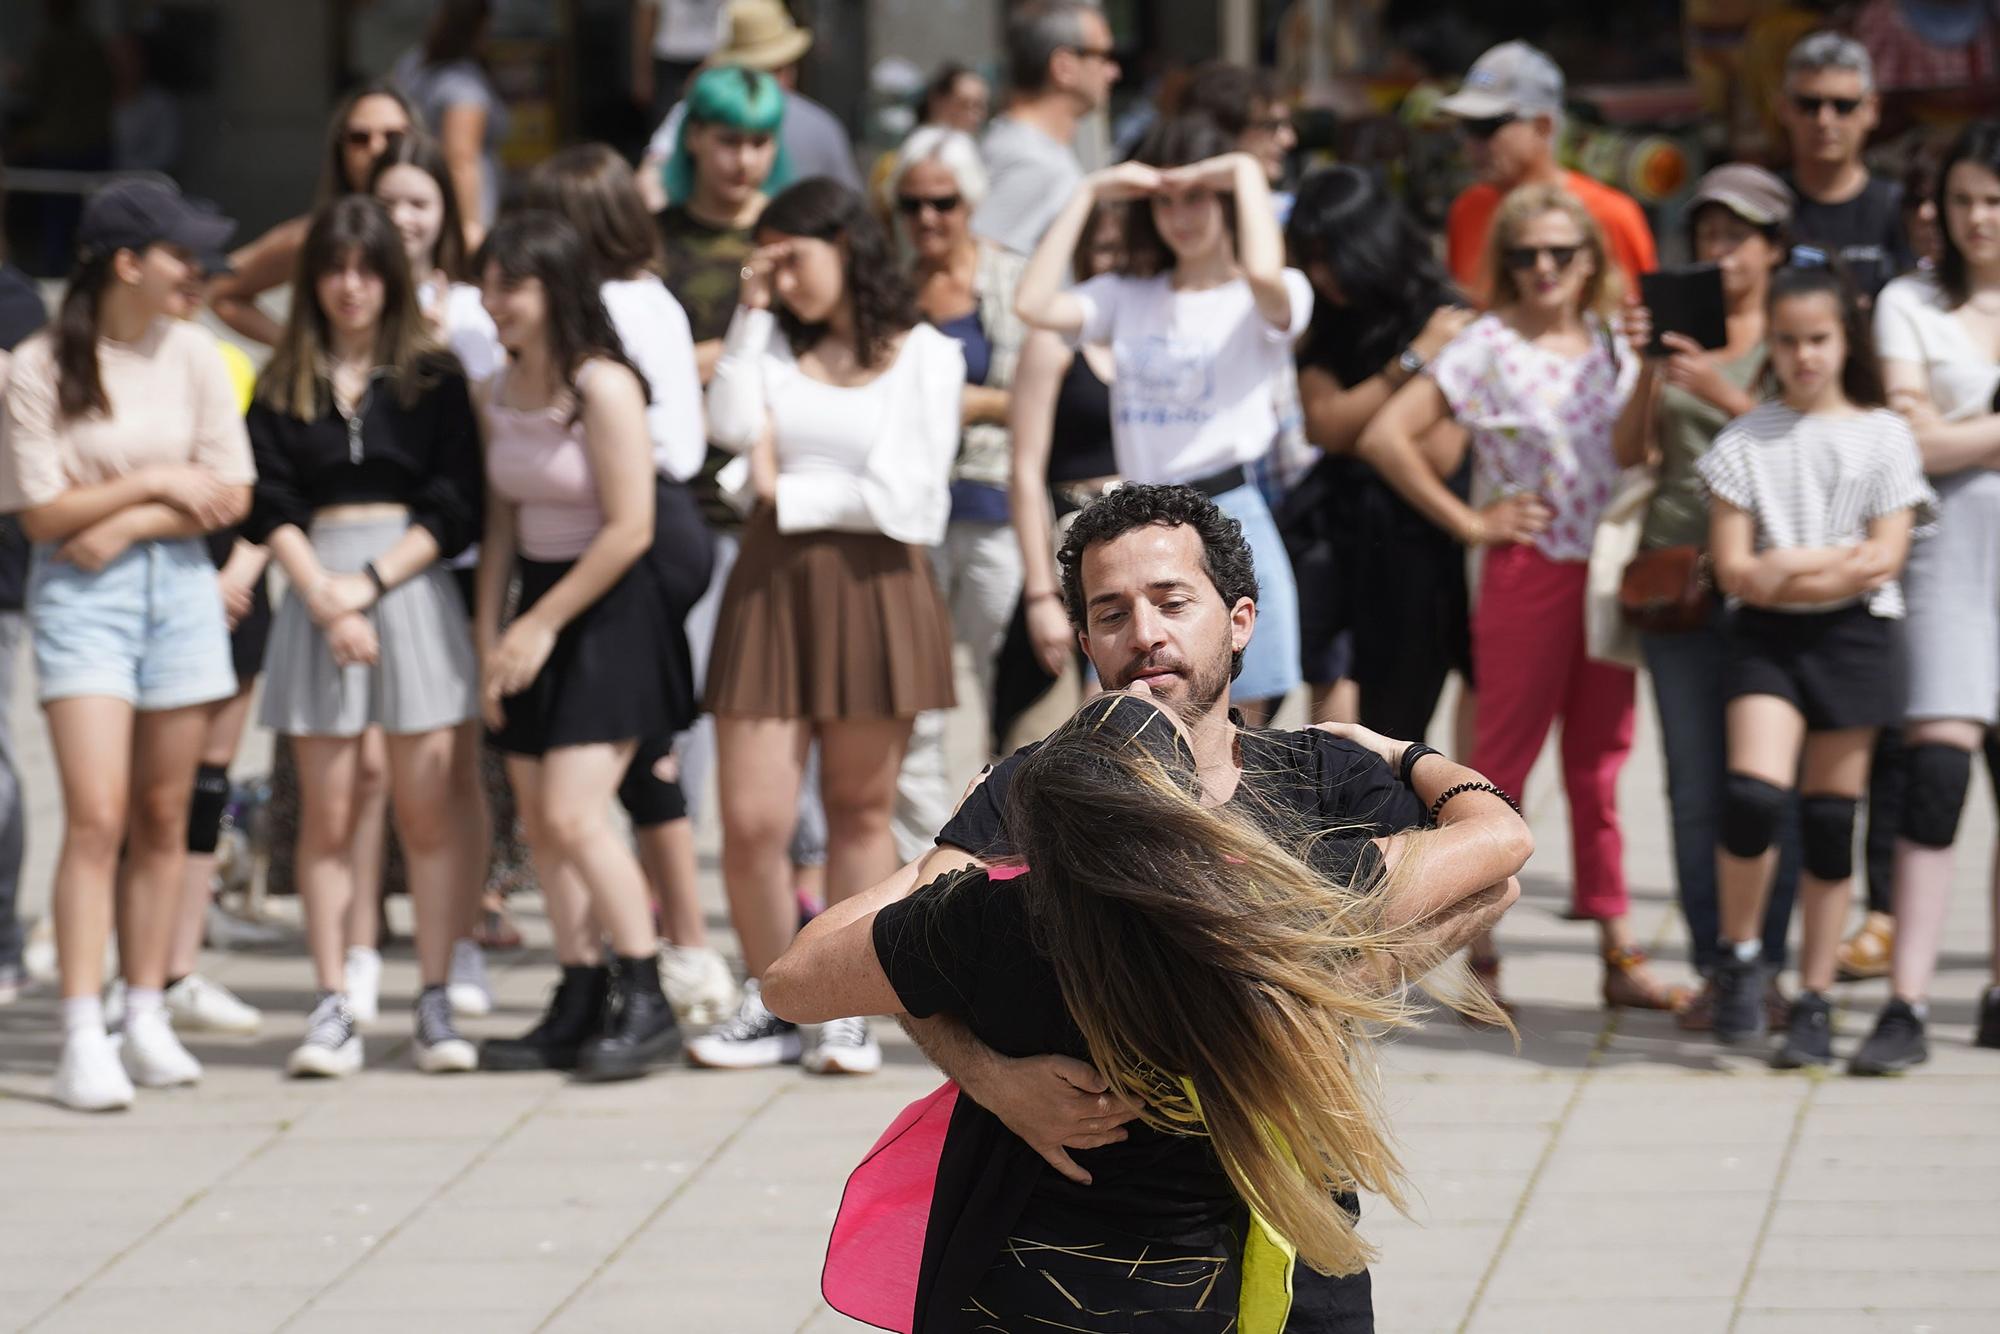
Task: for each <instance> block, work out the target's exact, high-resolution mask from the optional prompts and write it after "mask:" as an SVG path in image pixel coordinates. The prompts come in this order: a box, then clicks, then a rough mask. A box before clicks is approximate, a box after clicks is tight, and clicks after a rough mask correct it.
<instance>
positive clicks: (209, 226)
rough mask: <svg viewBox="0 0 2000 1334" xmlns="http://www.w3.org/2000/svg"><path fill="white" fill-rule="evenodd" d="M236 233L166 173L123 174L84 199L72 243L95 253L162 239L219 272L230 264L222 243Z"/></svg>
mask: <svg viewBox="0 0 2000 1334" xmlns="http://www.w3.org/2000/svg"><path fill="white" fill-rule="evenodd" d="M235 231H236V220H235V219H233V218H225V217H223V216H222V214H221V213H219V212H217V211H216V209H215V207H214V205H212V204H208V203H205V202H202V201H198V200H193V199H189V198H188V197H187V196H185V195H183V194H182V193H181V190H180V187H179V186H178V185H175V184H174V183H173V182H172V181H171V180H169V179H167V178H166V177H164V176H127V177H122V178H120V179H118V180H115V181H113V182H111V183H110V184H109V185H106V186H103V187H102V188H100V189H99V190H98V191H97V193H95V194H93V195H91V197H90V198H89V199H88V200H86V201H85V202H84V205H83V218H82V221H80V222H79V223H78V224H77V228H76V247H77V250H78V251H79V252H80V253H83V254H86V255H94V254H108V253H109V252H111V251H114V250H144V249H145V248H146V247H147V246H149V245H156V244H160V243H162V242H164V243H165V244H167V245H177V246H185V247H186V248H187V249H188V250H190V251H192V252H193V253H194V255H195V258H196V260H197V261H199V263H200V264H201V266H202V268H203V269H204V270H206V271H207V272H210V273H220V272H222V271H224V270H226V269H227V268H228V267H229V261H228V259H227V257H226V256H225V255H224V254H223V250H222V247H223V245H224V244H225V243H226V242H227V241H228V240H229V238H230V237H231V236H232V235H234V234H235Z"/></svg>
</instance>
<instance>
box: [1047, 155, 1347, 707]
mask: <svg viewBox="0 0 2000 1334" xmlns="http://www.w3.org/2000/svg"><path fill="white" fill-rule="evenodd" d="M1099 203H1125V204H1126V205H1127V213H1126V236H1125V246H1126V259H1125V266H1124V268H1123V269H1122V270H1121V271H1119V272H1118V273H1115V274H1106V275H1103V276H1102V277H1098V278H1093V279H1092V280H1091V281H1090V282H1087V283H1085V284H1083V285H1082V286H1081V287H1077V288H1074V289H1067V288H1066V287H1065V280H1066V277H1067V275H1068V273H1069V268H1070V262H1071V257H1072V256H1073V255H1074V254H1075V251H1076V247H1077V243H1078V242H1079V241H1080V240H1081V239H1082V237H1083V228H1084V224H1085V222H1086V221H1088V219H1089V217H1090V213H1091V210H1092V209H1093V208H1095V207H1096V206H1097V205H1098V204H1099ZM1312 304H1313V297H1312V284H1311V283H1310V282H1308V281H1307V280H1306V276H1305V275H1304V274H1302V273H1300V272H1298V270H1296V269H1288V268H1286V267H1285V241H1284V236H1283V235H1282V234H1281V233H1280V231H1279V229H1278V220H1277V214H1276V212H1275V211H1274V210H1273V208H1272V204H1271V187H1270V184H1269V182H1268V181H1267V179H1266V178H1265V174H1264V168H1263V165H1262V164H1261V163H1259V162H1258V161H1257V159H1255V158H1253V157H1251V156H1250V155H1249V154H1247V153H1240V152H1237V151H1235V150H1234V147H1233V145H1232V143H1231V141H1230V140H1229V139H1228V138H1227V136H1225V135H1224V134H1223V132H1222V131H1221V130H1219V129H1217V128H1216V127H1215V126H1214V125H1213V124H1212V123H1211V122H1210V121H1208V120H1207V119H1206V118H1200V117H1176V118H1174V119H1171V120H1167V121H1163V122H1161V123H1160V124H1159V125H1157V126H1155V127H1154V128H1153V129H1152V130H1150V131H1148V133H1147V135H1146V138H1145V140H1144V141H1143V142H1142V143H1141V144H1140V145H1139V148H1138V150H1137V152H1136V153H1135V154H1134V155H1133V160H1132V161H1130V162H1126V163H1121V164H1120V165H1118V166H1116V167H1111V168H1107V169H1106V170H1103V171H1100V172H1097V173H1095V174H1094V175H1092V176H1090V177H1089V178H1088V179H1086V180H1085V181H1084V183H1083V184H1082V185H1081V186H1080V187H1079V188H1078V189H1077V192H1076V194H1075V195H1074V196H1072V197H1071V199H1070V201H1069V202H1068V204H1067V205H1065V206H1064V208H1063V211H1062V212H1061V213H1060V214H1059V215H1058V216H1057V218H1056V220H1055V222H1054V223H1052V224H1051V225H1050V227H1049V229H1048V231H1047V232H1045V233H1044V234H1043V236H1042V241H1041V244H1040V245H1039V246H1037V247H1036V249H1035V254H1034V258H1033V259H1031V260H1030V261H1029V262H1028V267H1027V269H1026V271H1025V272H1024V273H1023V274H1022V275H1021V284H1020V289H1019V295H1018V296H1017V298H1016V305H1017V307H1018V310H1019V312H1020V315H1021V318H1022V319H1024V320H1025V321H1027V323H1029V324H1031V325H1033V326H1035V327H1036V328H1040V329H1048V330H1051V331H1053V332H1056V333H1060V334H1062V335H1064V336H1065V337H1069V338H1074V339H1077V340H1078V341H1081V342H1084V343H1099V342H1102V343H1109V344H1110V345H1111V348H1112V352H1113V354H1114V355H1115V357H1116V358H1117V361H1118V367H1119V373H1118V377H1117V380H1116V381H1115V383H1113V384H1112V386H1111V405H1112V441H1113V445H1114V447H1115V449H1116V452H1117V457H1118V472H1119V474H1120V475H1121V476H1123V477H1124V478H1125V479H1126V480H1128V481H1134V482H1175V483H1184V484H1186V485H1189V486H1192V487H1194V488H1195V489H1197V490H1199V491H1201V492H1203V493H1204V494H1206V495H1209V496H1211V497H1212V498H1213V499H1214V500H1215V502H1216V504H1218V505H1220V506H1221V507H1222V508H1223V509H1224V510H1226V511H1227V512H1228V513H1229V514H1230V515H1231V516H1232V517H1234V518H1235V519H1236V520H1237V521H1238V522H1240V523H1241V524H1242V525H1243V531H1244V533H1245V535H1246V536H1248V537H1249V539H1250V544H1251V547H1252V549H1253V550H1254V551H1255V553H1256V555H1257V568H1258V570H1259V571H1260V572H1261V573H1262V575H1263V580H1264V585H1263V596H1262V598H1261V599H1260V600H1259V602H1258V606H1257V619H1258V626H1257V636H1256V638H1255V639H1254V640H1252V641H1251V644H1250V647H1249V649H1248V650H1247V651H1246V652H1245V653H1244V656H1243V666H1242V671H1241V673H1240V675H1239V676H1238V677H1237V679H1236V683H1235V685H1234V686H1232V687H1231V694H1232V697H1233V698H1235V699H1236V700H1238V701H1240V702H1241V705H1242V707H1243V708H1244V710H1245V714H1246V716H1248V717H1250V718H1251V720H1252V721H1253V722H1256V721H1261V720H1263V719H1266V718H1268V717H1269V716H1270V713H1271V712H1272V711H1273V710H1275V708H1276V707H1277V704H1278V703H1279V702H1280V701H1281V700H1283V698H1284V697H1285V696H1286V695H1287V694H1289V693H1290V692H1291V689H1292V687H1294V686H1296V685H1297V684H1298V683H1299V644H1298V630H1299V624H1298V594H1297V587H1296V585H1295V584H1294V583H1293V580H1292V571H1291V564H1290V562H1289V561H1288V560H1286V558H1285V552H1284V543H1283V541H1282V540H1281V539H1280V538H1279V536H1278V529H1277V525H1276V524H1275V523H1274V522H1273V521H1272V518H1271V511H1270V508H1269V506H1268V505H1267V504H1266V502H1265V500H1264V497H1263V494H1262V493H1261V492H1260V491H1259V490H1258V488H1257V487H1256V485H1255V484H1254V482H1252V480H1251V478H1250V475H1249V473H1248V471H1247V469H1248V468H1249V467H1250V465H1252V464H1254V463H1256V462H1257V461H1258V460H1259V459H1261V458H1263V457H1264V456H1265V455H1266V454H1268V453H1269V452H1270V449H1271V445H1272V442H1273V441H1274V440H1275V439H1276V438H1277V436H1278V430H1279V424H1280V423H1279V395H1280V386H1281V383H1282V378H1283V376H1284V374H1285V373H1286V371H1287V369H1288V365H1289V361H1290V348H1291V343H1292V340H1293V339H1295V338H1297V337H1298V336H1299V335H1300V334H1302V333H1303V332H1305V328H1306V322H1307V320H1308V319H1309V318H1310V317H1311V315H1312Z"/></svg>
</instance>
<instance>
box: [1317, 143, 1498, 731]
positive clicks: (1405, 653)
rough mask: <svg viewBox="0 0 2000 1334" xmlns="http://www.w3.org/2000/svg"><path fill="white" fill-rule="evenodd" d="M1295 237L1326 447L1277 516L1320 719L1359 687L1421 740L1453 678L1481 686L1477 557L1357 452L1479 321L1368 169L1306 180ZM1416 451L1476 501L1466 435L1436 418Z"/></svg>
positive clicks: (1367, 716) (1367, 715)
mask: <svg viewBox="0 0 2000 1334" xmlns="http://www.w3.org/2000/svg"><path fill="white" fill-rule="evenodd" d="M1285 239H1286V244H1287V246H1288V248H1289V249H1290V251H1291V258H1292V262H1293V263H1294V264H1296V265H1298V266H1299V267H1300V268H1301V269H1303V270H1304V271H1305V275H1306V277H1308V278H1310V279H1312V284H1313V296H1314V299H1313V319H1312V324H1311V325H1309V326H1308V327H1307V329H1306V335H1305V338H1304V340H1303V341H1302V342H1301V343H1300V344H1299V350H1298V362H1299V400H1300V404H1301V406H1302V407H1303V409H1304V412H1305V429H1306V439H1307V440H1309V441H1311V442H1312V443H1313V444H1314V445H1317V446H1318V447H1319V448H1320V449H1321V450H1323V451H1324V452H1325V454H1326V457H1325V458H1324V459H1322V460H1321V461H1320V462H1319V463H1318V464H1317V465H1316V466H1315V467H1314V469H1313V471H1312V472H1311V473H1309V474H1308V475H1307V476H1306V478H1305V480H1304V481H1302V482H1300V483H1299V485H1298V486H1297V487H1295V488H1294V489H1293V491H1292V493H1291V494H1290V495H1289V496H1288V497H1287V498H1286V503H1285V505H1284V506H1283V507H1282V509H1281V510H1280V513H1279V518H1278V526H1279V527H1280V528H1281V529H1283V530H1284V533H1285V541H1286V545H1287V547H1289V548H1290V550H1291V555H1292V568H1293V569H1294V571H1296V572H1297V574H1298V576H1299V637H1300V640H1301V642H1302V644H1303V646H1304V655H1303V661H1302V662H1301V664H1300V666H1301V668H1302V670H1303V671H1304V674H1305V678H1306V681H1307V683H1308V684H1309V685H1311V686H1312V688H1313V716H1314V717H1315V718H1326V717H1332V716H1334V712H1335V698H1334V695H1335V689H1336V687H1337V684H1338V683H1339V682H1341V681H1343V680H1348V681H1352V682H1354V683H1355V690H1356V694H1357V696H1358V698H1357V699H1356V700H1354V701H1351V702H1350V701H1342V702H1341V703H1342V705H1343V706H1344V707H1353V708H1356V709H1358V713H1357V714H1356V715H1355V716H1358V717H1359V718H1360V719H1361V722H1362V725H1363V726H1365V727H1368V728H1371V729H1373V730H1375V731H1377V732H1380V733H1382V734H1383V735H1385V736H1411V737H1416V736H1422V735H1424V733H1425V731H1426V730H1427V729H1428V728H1429V726H1430V720H1431V714H1432V712H1433V711H1434V710H1435V709H1436V708H1437V701H1438V695H1439V694H1440V693H1441V692H1442V691H1443V689H1444V682H1445V678H1446V677H1447V676H1448V675H1450V674H1451V673H1452V672H1454V671H1455V672H1457V673H1459V676H1460V678H1461V679H1462V680H1463V681H1464V682H1465V684H1466V687H1467V689H1468V691H1469V690H1470V687H1471V672H1472V646H1471V644H1470V643H1469V642H1468V640H1467V629H1466V625H1467V618H1468V615H1469V612H1468V604H1467V594H1466V586H1465V552H1464V550H1463V549H1462V548H1461V547H1460V546H1459V545H1458V543H1456V542H1454V541H1452V540H1451V535H1450V534H1449V533H1446V532H1443V531H1442V530H1440V529H1439V528H1438V527H1437V526H1436V525H1434V524H1432V523H1430V522H1429V521H1428V520H1426V519H1425V518H1424V517H1423V516H1422V515H1421V514H1418V513H1417V512H1416V511H1414V510H1412V509H1411V508H1410V507H1409V505H1408V504H1406V503H1405V502H1404V501H1403V500H1402V499H1401V498H1400V497H1398V496H1397V495H1396V493H1395V492H1394V491H1392V490H1390V488H1389V487H1388V485H1387V484H1386V483H1384V482H1383V481H1382V479H1381V477H1380V476H1379V475H1378V474H1377V473H1376V471H1375V469H1374V468H1373V467H1372V466H1370V464H1369V462H1368V460H1366V459H1363V458H1359V457H1357V446H1358V445H1359V443H1360V441H1361V437H1362V432H1363V431H1364V430H1365V429H1366V428H1367V425H1368V423H1369V421H1371V420H1372V419H1373V418H1374V416H1375V414H1376V413H1377V412H1379V411H1381V410H1382V406H1383V405H1384V404H1385V403H1387V402H1388V401H1389V396H1390V395H1391V394H1393V393H1395V392H1396V390H1398V389H1400V388H1401V387H1402V386H1403V385H1404V384H1405V383H1407V382H1408V381H1409V380H1410V379H1411V378H1412V377H1414V376H1416V375H1417V374H1419V373H1420V372H1421V371H1422V370H1423V368H1424V367H1425V366H1426V365H1428V364H1429V363H1430V361H1431V359H1432V358H1434V357H1436V356H1437V354H1438V353H1440V352H1442V351H1443V350H1444V348H1445V345H1446V344H1447V343H1449V342H1451V340H1452V339H1453V338H1454V337H1456V336H1457V335H1458V333H1459V331H1460V330H1462V329H1464V328H1465V326H1466V325H1468V324H1470V323H1471V322H1472V313H1471V312H1470V311H1469V310H1467V309H1466V307H1465V305H1464V299H1463V298H1462V297H1460V296H1459V294H1458V291H1457V289H1456V288H1454V287H1453V286H1452V283H1451V279H1450V278H1449V277H1448V276H1447V275H1446V274H1445V271H1444V266H1443V264H1441V263H1440V262H1439V260H1438V258H1437V255H1436V252H1435V249H1434V247H1433V246H1432V244H1431V241H1430V238H1429V237H1427V236H1425V235H1424V234H1423V233H1422V232H1421V231H1419V230H1418V228H1417V226H1416V224H1415V222H1413V221H1412V220H1411V218H1410V216H1409V214H1408V213H1407V212H1405V211H1404V209H1403V207H1402V205H1401V204H1399V203H1398V202H1397V201H1396V200H1395V199H1394V198H1393V197H1392V196H1390V195H1389V193H1388V192H1387V191H1385V190H1384V189H1383V188H1382V187H1381V185H1380V184H1379V183H1377V181H1376V179H1375V177H1374V176H1373V175H1371V174H1370V173H1368V172H1365V171H1362V170H1361V169H1360V168H1358V167H1329V168H1327V169H1326V170H1324V171H1319V172H1315V173H1313V174H1312V175H1311V176H1309V177H1307V178H1306V179H1305V181H1304V182H1303V183H1302V184H1301V185H1300V186H1299V192H1298V195H1297V197H1296V200H1295V201H1294V203H1293V205H1292V213H1291V217H1290V219H1289V220H1288V222H1287V224H1286V233H1285ZM1419 444H1420V448H1421V450H1422V453H1423V461H1424V462H1425V464H1427V465H1428V466H1429V467H1430V469H1431V471H1432V472H1433V473H1435V474H1436V475H1437V476H1438V477H1439V478H1441V479H1444V481H1445V483H1446V485H1448V486H1450V487H1451V488H1453V493H1454V494H1456V495H1458V496H1460V497H1464V496H1465V495H1467V494H1468V493H1469V490H1470V487H1471V474H1472V470H1471V467H1470V465H1469V463H1468V461H1467V452H1466V440H1465V431H1464V428H1462V427H1460V426H1458V425H1457V424H1456V423H1454V422H1444V423H1440V424H1439V425H1437V426H1435V427H1433V428H1432V429H1431V430H1430V431H1428V432H1426V433H1425V435H1424V436H1423V438H1422V440H1421V441H1420V442H1419ZM1460 707H1461V708H1462V709H1463V708H1468V707H1469V704H1462V705H1461V706H1460Z"/></svg>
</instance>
